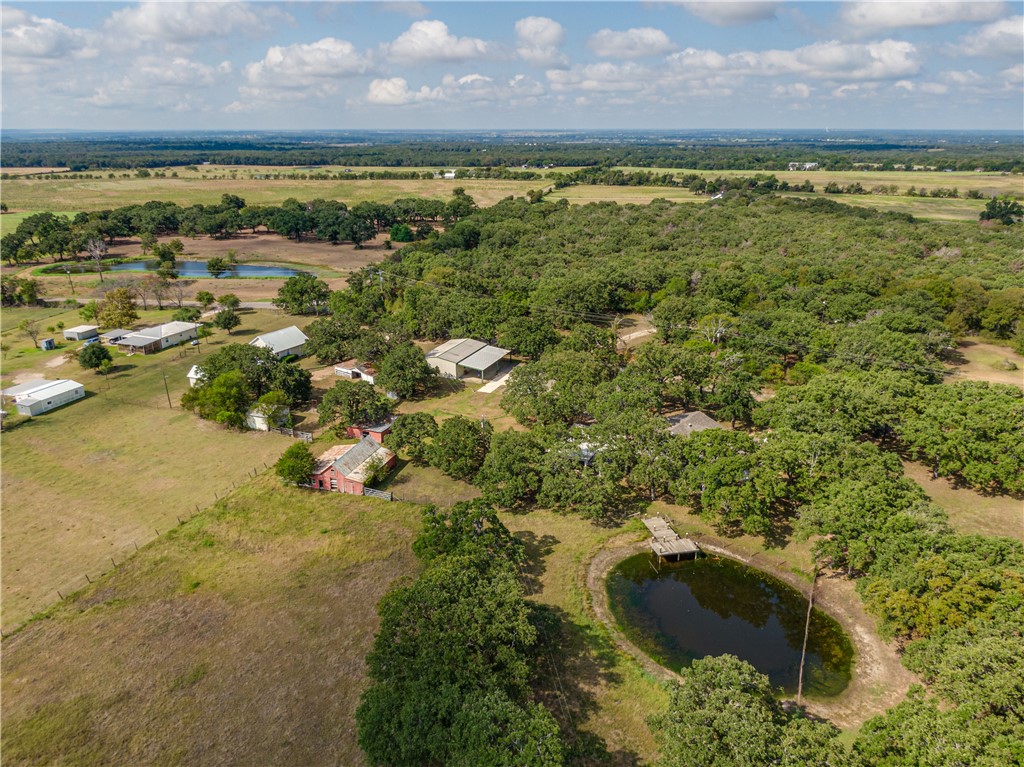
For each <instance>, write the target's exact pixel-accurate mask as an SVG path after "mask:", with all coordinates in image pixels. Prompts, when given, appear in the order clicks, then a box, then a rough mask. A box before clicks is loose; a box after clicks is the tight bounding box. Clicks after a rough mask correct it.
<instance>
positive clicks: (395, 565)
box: [2, 473, 419, 767]
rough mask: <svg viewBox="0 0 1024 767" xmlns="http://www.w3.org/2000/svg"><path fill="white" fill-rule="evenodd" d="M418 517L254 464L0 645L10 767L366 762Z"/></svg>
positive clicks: (401, 507)
mask: <svg viewBox="0 0 1024 767" xmlns="http://www.w3.org/2000/svg"><path fill="white" fill-rule="evenodd" d="M418 525H419V510H418V508H417V507H415V506H412V505H410V504H400V503H391V504H388V503H386V502H383V501H374V500H372V499H363V498H358V497H353V496H345V495H340V494H336V493H322V494H314V493H310V492H308V491H300V490H297V489H287V488H284V487H282V486H281V484H280V481H279V480H278V479H277V478H276V477H274V476H272V475H271V474H270V473H267V474H266V475H264V476H260V477H258V478H257V479H255V480H253V481H252V482H251V483H250V484H248V485H247V486H245V487H244V488H242V489H239V490H238V491H236V492H234V493H233V494H231V495H230V496H229V497H228V498H227V499H224V500H222V501H220V502H219V503H218V505H217V506H216V507H215V508H214V509H212V510H211V511H209V512H205V513H203V514H202V515H200V516H198V517H196V518H195V519H193V520H192V521H190V522H187V523H185V524H184V525H181V526H176V527H175V528H174V529H173V530H172V531H170V532H168V533H165V534H164V535H163V536H161V538H160V539H158V540H156V541H154V542H153V543H152V544H150V545H149V546H146V547H144V548H143V549H142V550H141V551H140V552H139V553H138V554H136V555H135V556H134V557H132V558H130V559H129V560H128V561H127V562H125V563H124V564H120V565H119V566H118V567H117V568H116V570H113V571H111V572H109V573H108V574H107V575H106V576H104V577H103V578H101V579H99V580H98V582H97V583H95V584H93V585H91V586H87V587H86V588H85V589H84V590H83V591H82V592H81V593H80V594H78V595H76V596H75V597H74V598H71V599H68V600H67V601H66V602H63V603H60V604H58V605H57V606H55V607H54V608H53V609H52V610H51V611H50V612H49V613H48V614H47V615H46V616H45V617H43V618H41V619H40V620H37V621H34V622H32V623H30V624H29V625H28V626H26V627H25V628H24V629H23V630H21V631H20V632H18V633H16V634H15V635H14V636H9V637H7V638H6V639H5V640H4V645H3V650H4V669H3V673H4V696H3V709H2V710H3V731H4V764H5V765H12V766H13V765H40V764H68V765H70V764H75V765H81V766H83V767H84V766H86V765H97V766H98V765H109V764H123V765H143V764H145V765H167V766H169V765H198V764H203V765H263V764H278V765H296V767H298V766H299V765H317V764H339V765H362V764H365V760H364V758H363V755H362V753H361V751H360V750H359V747H358V745H357V743H356V738H355V720H354V712H355V707H356V705H357V703H358V699H359V694H360V692H361V691H362V689H363V686H364V674H365V665H364V660H363V659H364V657H365V654H366V652H367V651H368V650H369V648H370V645H371V643H372V641H373V634H374V631H375V630H376V627H377V616H376V603H377V601H378V600H379V599H380V597H381V596H382V595H383V593H384V591H385V590H386V589H387V588H388V586H389V585H390V584H391V583H392V582H393V581H394V580H395V579H396V578H399V577H402V576H412V575H414V574H415V571H416V566H417V565H416V561H415V559H414V557H413V556H412V552H411V550H410V546H409V544H410V541H411V538H412V537H413V535H414V533H415V530H416V529H417V528H418Z"/></svg>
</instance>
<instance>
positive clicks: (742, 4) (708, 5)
mask: <svg viewBox="0 0 1024 767" xmlns="http://www.w3.org/2000/svg"><path fill="white" fill-rule="evenodd" d="M678 4H679V5H681V6H683V7H684V8H685V9H686V10H688V11H689V12H690V13H692V14H693V15H694V16H696V17H697V18H699V19H703V20H704V21H706V22H708V23H709V24H714V25H715V26H718V27H733V26H741V25H743V24H751V23H754V22H757V21H766V20H767V19H773V18H775V14H776V13H777V12H778V10H779V7H780V6H781V5H782V3H780V2H775V1H774V0H683V1H682V2H679V3H678Z"/></svg>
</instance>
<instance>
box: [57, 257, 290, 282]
mask: <svg viewBox="0 0 1024 767" xmlns="http://www.w3.org/2000/svg"><path fill="white" fill-rule="evenodd" d="M159 266H160V264H159V262H157V261H126V262H125V263H123V264H112V265H110V266H105V267H104V268H103V269H104V271H108V272H155V271H156V270H157V268H158V267H159ZM65 269H68V270H69V271H70V272H71V273H72V274H80V273H86V272H91V271H94V270H95V267H93V265H92V264H67V265H66V266H65V265H57V266H55V267H53V268H51V269H49V270H48V271H50V272H53V273H56V274H61V273H63V272H64V270H65ZM174 271H176V272H177V273H178V276H179V277H209V276H210V273H209V272H208V271H207V270H206V262H205V261H178V262H176V263H175V265H174ZM297 274H305V272H301V271H298V270H297V269H288V268H286V267H283V266H251V265H249V264H235V265H234V266H233V267H231V268H230V269H228V270H227V271H226V272H224V273H223V274H221V275H220V278H224V279H227V278H228V277H294V276H295V275H297ZM218 279H219V278H218Z"/></svg>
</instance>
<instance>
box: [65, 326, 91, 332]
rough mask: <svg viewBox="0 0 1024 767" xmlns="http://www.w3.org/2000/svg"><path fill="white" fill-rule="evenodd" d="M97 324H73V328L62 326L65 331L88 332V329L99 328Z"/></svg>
mask: <svg viewBox="0 0 1024 767" xmlns="http://www.w3.org/2000/svg"><path fill="white" fill-rule="evenodd" d="M99 329H100V326H99V325H75V326H74V327H73V328H64V332H65V333H88V332H89V331H90V330H99Z"/></svg>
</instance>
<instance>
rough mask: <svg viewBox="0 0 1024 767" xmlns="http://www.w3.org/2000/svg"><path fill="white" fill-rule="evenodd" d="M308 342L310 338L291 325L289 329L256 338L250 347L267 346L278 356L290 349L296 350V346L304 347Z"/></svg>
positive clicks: (250, 343)
mask: <svg viewBox="0 0 1024 767" xmlns="http://www.w3.org/2000/svg"><path fill="white" fill-rule="evenodd" d="M308 340H309V338H308V337H307V336H306V334H305V333H303V332H302V331H301V330H299V329H298V328H297V327H295V325H291V326H289V327H287V328H281V329H280V330H275V331H273V332H272V333H264V334H263V335H260V336H256V337H255V338H254V339H252V340H251V341H250V342H249V346H266V347H267V348H268V349H270V350H271V351H272V352H274V353H275V354H277V353H279V352H283V351H287V350H288V349H294V348H295V347H296V346H302V344H304V343H306V341H308Z"/></svg>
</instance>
